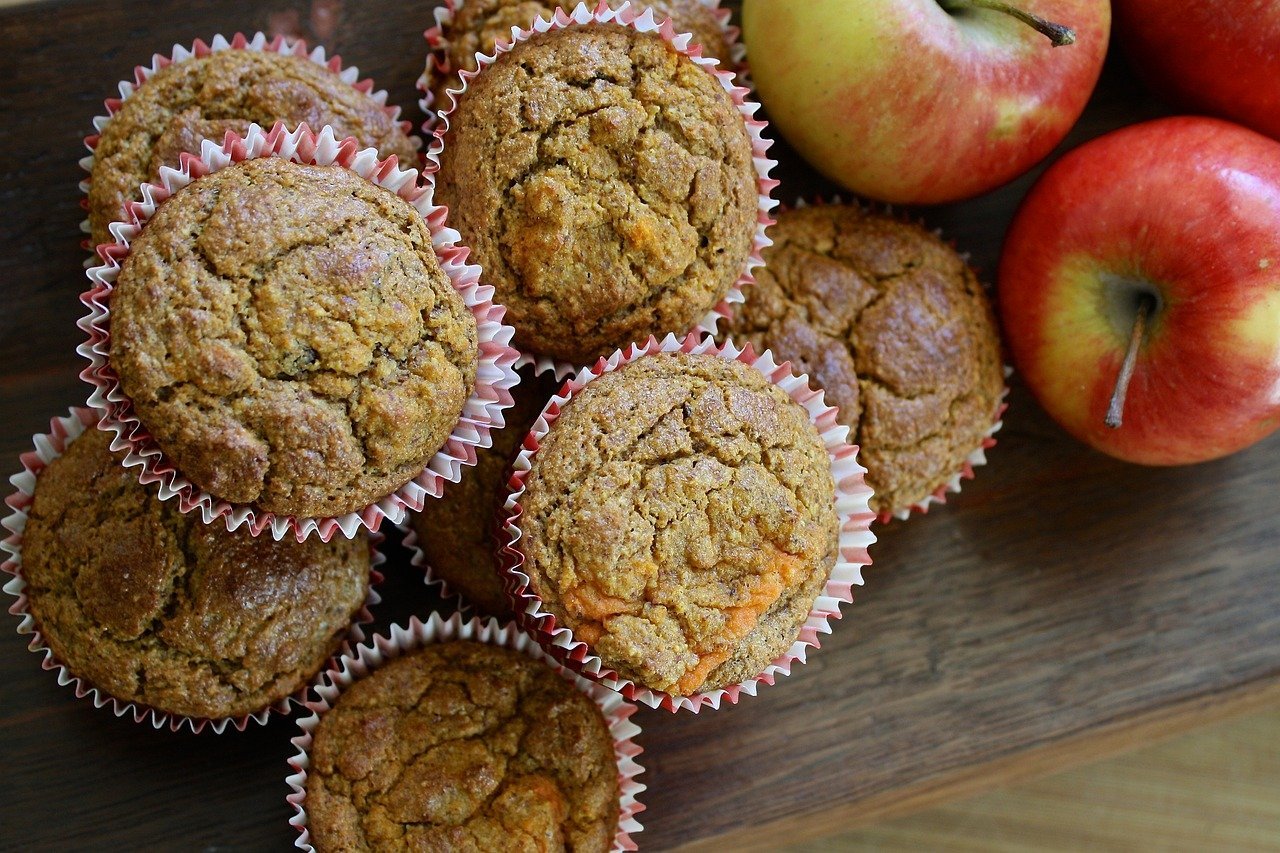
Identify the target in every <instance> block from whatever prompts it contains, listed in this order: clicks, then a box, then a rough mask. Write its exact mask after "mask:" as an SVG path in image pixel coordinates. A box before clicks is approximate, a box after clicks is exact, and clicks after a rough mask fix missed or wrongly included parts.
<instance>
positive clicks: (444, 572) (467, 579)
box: [413, 370, 559, 616]
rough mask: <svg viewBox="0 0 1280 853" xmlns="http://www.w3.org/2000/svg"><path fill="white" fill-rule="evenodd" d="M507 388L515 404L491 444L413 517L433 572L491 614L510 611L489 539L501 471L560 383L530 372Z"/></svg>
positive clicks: (502, 496) (502, 489) (501, 494)
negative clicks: (467, 468) (465, 470)
mask: <svg viewBox="0 0 1280 853" xmlns="http://www.w3.org/2000/svg"><path fill="white" fill-rule="evenodd" d="M524 373H525V375H524V376H522V377H521V379H520V384H519V385H517V386H516V387H515V388H512V389H511V396H512V397H513V398H514V399H515V405H514V406H512V408H511V409H510V410H508V411H506V412H504V413H503V414H504V415H505V416H506V420H507V425H506V427H505V428H503V429H501V430H498V431H496V432H494V433H493V447H489V448H477V450H476V467H475V469H474V470H471V471H467V472H466V474H465V475H464V476H463V478H462V482H460V483H454V484H450V485H449V486H448V487H447V488H446V489H445V490H444V496H443V497H441V498H440V499H439V500H434V501H427V503H426V505H425V506H423V508H422V512H420V513H417V514H416V515H415V516H414V519H413V526H414V529H415V530H417V532H418V547H419V548H421V549H422V553H423V556H424V557H425V558H426V560H427V563H428V565H429V566H430V567H431V570H432V573H433V574H434V575H435V576H436V577H437V578H439V579H441V580H443V581H445V582H446V583H448V584H449V586H450V587H452V588H453V589H454V590H456V591H457V592H460V593H461V594H462V595H463V597H464V598H466V600H467V602H468V603H470V604H474V605H475V606H476V607H479V608H480V609H481V610H483V611H484V612H485V613H489V614H491V615H494V616H506V615H509V614H510V613H511V602H510V601H508V600H507V595H506V593H505V592H504V591H503V586H502V578H501V576H500V575H499V574H498V560H497V548H498V544H497V541H496V540H495V538H494V530H495V525H496V524H497V518H498V511H499V510H500V509H501V508H502V504H503V503H504V502H505V501H506V499H507V489H506V480H505V478H504V476H503V475H504V474H505V473H506V471H507V467H508V466H509V465H510V463H511V459H512V457H514V456H515V454H516V451H517V450H518V449H519V447H520V444H521V442H523V441H524V437H525V436H526V435H528V433H529V430H530V429H531V428H532V427H533V423H534V421H536V420H537V419H538V415H540V414H542V408H543V406H545V405H546V404H547V400H549V399H551V395H552V394H554V393H555V392H556V389H557V388H558V387H559V383H558V382H556V381H555V379H554V377H552V376H551V375H550V374H546V373H543V374H539V375H536V376H532V375H529V374H530V373H532V371H528V370H526V371H524Z"/></svg>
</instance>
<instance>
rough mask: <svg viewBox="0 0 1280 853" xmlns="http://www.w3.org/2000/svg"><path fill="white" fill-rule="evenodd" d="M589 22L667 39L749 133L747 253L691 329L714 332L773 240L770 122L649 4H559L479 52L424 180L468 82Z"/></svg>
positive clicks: (440, 128)
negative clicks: (720, 93) (523, 48)
mask: <svg viewBox="0 0 1280 853" xmlns="http://www.w3.org/2000/svg"><path fill="white" fill-rule="evenodd" d="M588 24H617V25H620V26H625V27H631V28H632V29H634V30H636V31H637V32H642V33H656V34H657V35H659V36H661V37H662V38H664V39H666V40H667V41H668V42H669V43H670V44H671V46H672V47H673V48H674V49H675V50H677V51H679V52H680V53H683V54H684V55H686V56H688V57H689V58H690V59H691V60H693V62H694V63H695V64H697V65H698V66H700V67H702V68H703V69H705V70H706V72H707V73H708V74H711V75H713V76H714V77H715V78H716V79H717V80H718V81H719V82H720V85H721V86H723V87H724V90H725V91H726V92H728V93H729V96H730V97H731V98H732V99H733V103H734V105H735V106H736V107H737V109H738V112H739V114H740V115H741V116H742V120H743V122H744V124H745V126H746V129H747V133H748V135H749V136H750V138H751V147H752V161H753V163H754V164H755V169H756V183H757V186H758V188H759V202H758V204H757V208H756V229H755V234H754V235H753V237H752V243H751V252H750V254H749V256H748V258H747V263H746V266H745V269H744V270H743V272H742V275H740V276H739V277H738V279H737V280H736V281H735V282H734V283H733V285H732V287H730V289H729V291H728V292H727V293H726V294H725V295H724V297H723V298H722V299H721V300H720V301H719V302H717V303H716V305H715V307H713V308H712V309H711V310H710V311H709V312H707V314H706V315H705V316H704V317H703V318H702V319H701V320H700V321H699V323H698V324H697V326H695V327H694V328H693V329H692V330H691V331H693V332H702V333H706V334H708V335H714V334H715V331H716V327H717V326H718V325H719V324H720V321H721V320H722V319H725V318H727V317H729V316H731V315H732V313H733V305H734V304H736V303H739V302H742V301H743V295H742V290H743V288H745V287H748V286H750V285H751V283H752V282H753V281H755V276H754V274H753V271H754V270H755V269H756V268H757V267H761V266H763V265H764V258H763V257H761V253H762V252H763V251H764V249H765V247H766V246H769V245H770V244H771V243H772V241H771V240H770V239H769V237H768V235H767V234H766V233H765V231H766V229H767V228H768V227H769V226H770V225H772V224H773V219H772V217H771V215H770V212H771V211H772V210H773V209H774V207H776V206H777V202H776V201H775V200H774V199H773V198H772V193H773V190H774V188H775V187H777V185H778V182H777V181H776V180H775V179H773V178H771V177H769V173H770V172H771V171H772V169H773V167H774V166H776V165H777V163H776V162H775V161H773V160H771V159H769V156H768V152H769V147H770V146H771V145H772V144H773V143H772V141H771V140H768V139H765V137H764V135H763V131H764V129H765V128H766V127H767V126H768V125H767V123H766V122H765V121H764V120H763V119H758V118H756V111H757V110H759V108H760V107H759V104H756V103H755V102H753V101H750V100H748V98H749V96H750V92H749V90H748V89H747V88H746V87H744V86H742V85H739V81H737V80H736V79H735V77H734V74H733V72H732V71H727V70H724V69H721V68H719V67H718V66H717V65H716V61H715V60H714V59H709V58H706V57H703V56H702V55H701V51H698V50H695V51H692V52H691V51H690V49H689V45H690V39H691V36H690V35H689V34H688V33H677V32H676V31H675V27H674V26H673V25H672V24H671V22H670V21H669V20H664V21H662V22H658V21H655V20H654V16H653V12H652V10H650V9H647V8H646V9H637V8H636V7H634V6H632V5H631V4H630V3H623V4H622V5H621V6H619V8H618V9H617V10H613V9H610V8H609V7H608V5H607V4H606V3H605V2H600V3H599V4H598V5H596V6H595V8H594V10H593V9H592V8H591V7H589V6H588V5H587V4H586V3H579V4H578V5H577V6H576V7H574V8H573V10H572V11H570V12H566V11H565V10H564V9H563V8H557V10H556V13H555V15H554V16H553V17H552V19H551V20H547V19H545V18H539V19H538V20H537V21H535V22H534V25H533V26H532V27H531V28H529V29H524V30H521V29H517V28H514V27H513V28H512V30H511V41H504V42H501V43H500V44H498V45H497V48H496V49H495V51H494V53H493V55H488V54H483V53H477V54H476V62H477V63H478V68H477V70H475V71H462V72H460V77H461V78H462V86H461V88H459V89H457V90H449V94H450V103H449V104H447V105H442V107H443V109H442V110H441V112H440V113H439V116H438V120H437V121H436V126H435V131H434V135H433V136H432V137H431V139H429V140H428V142H427V148H426V167H425V170H426V175H425V177H426V180H427V181H428V183H429V184H430V185H431V186H432V188H433V189H434V186H435V173H436V172H437V171H439V168H440V153H441V151H443V150H444V137H445V134H446V133H447V132H448V130H449V116H450V115H451V114H452V113H453V111H454V109H455V108H456V107H457V103H458V98H459V97H461V95H462V94H463V93H464V92H466V90H467V87H468V86H469V85H470V82H471V81H472V80H474V79H475V78H476V77H477V76H478V75H480V74H483V73H484V71H485V69H486V68H488V67H489V66H491V65H493V64H494V63H495V62H496V61H497V60H498V57H499V56H501V55H503V54H505V53H510V52H511V49H512V47H513V46H514V45H516V44H520V43H522V42H526V41H528V40H529V39H531V38H533V37H534V36H535V35H538V34H540V33H545V32H549V31H552V30H562V29H565V28H567V27H572V26H583V25H588ZM681 331H683V330H681ZM530 364H531V365H533V366H534V369H535V370H536V371H537V372H538V373H543V372H552V373H554V374H555V377H556V379H559V380H563V379H565V378H567V377H568V376H569V375H571V374H572V373H574V372H575V371H577V370H579V369H580V368H581V367H582V365H577V364H573V363H571V362H567V361H563V360H560V359H553V358H550V357H548V356H542V355H538V354H536V353H524V352H522V353H521V354H520V360H519V361H518V362H517V365H516V366H517V367H524V366H525V365H530Z"/></svg>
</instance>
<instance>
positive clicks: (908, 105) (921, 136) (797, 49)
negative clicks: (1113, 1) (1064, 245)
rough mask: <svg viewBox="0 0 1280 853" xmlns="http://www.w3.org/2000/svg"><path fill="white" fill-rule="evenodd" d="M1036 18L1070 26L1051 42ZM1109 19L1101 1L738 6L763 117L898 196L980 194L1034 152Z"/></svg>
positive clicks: (1088, 75)
mask: <svg viewBox="0 0 1280 853" xmlns="http://www.w3.org/2000/svg"><path fill="white" fill-rule="evenodd" d="M982 6H995V7H1002V8H1003V9H1004V11H1000V10H998V9H995V8H980V7H982ZM1028 16H1031V17H1028ZM1020 17H1021V18H1022V19H1021V20H1020ZM1031 18H1038V19H1039V23H1036V24H1035V26H1038V27H1040V28H1041V29H1044V30H1045V31H1046V32H1048V33H1050V34H1051V35H1052V37H1053V38H1055V39H1057V40H1058V41H1059V42H1067V41H1068V40H1069V39H1068V38H1066V37H1064V35H1063V32H1062V30H1063V29H1064V28H1069V29H1070V30H1071V31H1072V33H1073V37H1074V43H1071V44H1063V46H1054V43H1053V42H1052V41H1051V39H1050V38H1049V37H1046V35H1045V34H1042V32H1038V31H1037V29H1035V28H1034V27H1033V26H1032V24H1029V23H1028V22H1027V21H1029V20H1031ZM1033 23H1034V22H1033ZM1052 25H1059V28H1058V29H1057V30H1052V29H1047V28H1048V27H1050V26H1052ZM1110 29H1111V5H1110V3H1109V2H1108V0H745V2H744V3H743V7H742V30H743V40H744V41H745V42H746V45H747V60H748V62H749V63H750V65H751V76H752V78H753V79H754V81H755V84H756V88H757V91H758V93H759V95H760V100H761V102H762V103H763V104H764V106H765V109H766V110H767V112H768V115H769V120H770V122H771V123H772V125H773V126H774V127H776V128H778V129H779V130H780V131H781V132H782V134H783V136H785V137H786V139H787V141H788V142H789V143H790V144H791V145H792V147H794V148H795V149H796V150H797V151H799V152H800V154H801V155H803V156H804V157H805V159H807V160H808V161H809V162H810V163H811V164H812V165H813V166H814V167H815V168H817V169H818V170H819V171H821V172H823V173H824V174H826V175H827V176H828V177H830V178H831V179H832V180H835V181H837V182H839V183H840V184H842V185H844V186H845V187H846V188H848V189H850V190H853V191H854V192H856V193H859V194H861V195H864V196H869V197H871V198H876V199H880V200H882V201H888V202H894V203H904V204H935V203H940V202H948V201H955V200H958V199H962V198H968V197H970V196H974V195H978V194H980V193H983V192H986V191H987V190H990V189H993V188H994V187H997V186H999V185H1001V184H1003V183H1005V182H1007V181H1009V180H1011V179H1013V178H1015V177H1017V176H1018V175H1020V174H1022V173H1023V172H1025V171H1026V170H1027V169H1029V168H1031V167H1032V166H1033V165H1035V164H1036V163H1037V162H1038V161H1039V160H1041V159H1042V158H1043V157H1044V156H1045V155H1046V154H1048V153H1049V151H1050V150H1052V148H1053V147H1054V146H1055V145H1057V144H1058V142H1059V141H1061V140H1062V138H1063V137H1064V136H1065V135H1066V133H1067V131H1068V130H1070V129H1071V126H1072V125H1073V124H1075V121H1076V119H1077V118H1079V117H1080V112H1081V111H1082V110H1083V109H1084V105H1085V102H1086V101H1087V100H1088V99H1089V95H1090V93H1092V91H1093V87H1094V84H1095V83H1096V82H1097V80H1098V74H1099V72H1100V71H1101V68H1102V60H1103V58H1104V57H1105V55H1106V52H1107V40H1108V37H1109V35H1110Z"/></svg>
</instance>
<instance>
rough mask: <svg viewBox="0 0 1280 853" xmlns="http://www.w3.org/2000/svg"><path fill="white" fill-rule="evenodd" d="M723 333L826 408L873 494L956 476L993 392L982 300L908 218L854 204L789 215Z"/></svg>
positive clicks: (965, 272) (943, 248) (996, 389)
mask: <svg viewBox="0 0 1280 853" xmlns="http://www.w3.org/2000/svg"><path fill="white" fill-rule="evenodd" d="M777 220H778V222H777V225H775V226H774V227H773V228H771V229H770V231H769V235H770V236H771V237H772V238H773V246H772V247H770V248H769V249H766V250H765V255H764V256H765V261H766V267H765V268H764V269H763V270H759V271H757V273H756V284H755V286H754V287H752V288H751V289H750V292H749V293H748V294H747V304H746V305H745V306H742V307H740V308H739V309H738V310H737V312H736V314H735V316H734V317H733V318H732V320H730V322H729V324H728V325H727V327H725V328H724V329H723V330H722V337H724V336H731V337H732V338H733V339H734V340H735V341H736V342H738V343H739V344H741V343H744V342H746V341H751V342H752V343H753V344H754V345H755V346H756V347H757V349H764V348H768V349H770V350H772V351H773V353H774V355H775V356H776V357H777V358H778V360H779V361H784V360H787V361H790V362H791V363H792V366H793V368H794V369H795V371H796V372H797V373H800V372H803V373H808V374H809V377H810V379H811V380H812V381H813V383H814V385H816V386H817V387H820V388H822V389H823V390H824V391H825V392H826V401H827V403H828V404H830V405H833V406H837V407H838V408H839V415H838V417H839V420H840V422H841V423H843V424H845V425H847V426H848V427H849V429H850V435H849V441H850V443H852V444H857V445H860V448H861V449H860V451H859V453H858V459H859V461H860V462H862V464H863V465H865V466H866V468H867V475H866V480H867V484H868V485H870V486H871V488H872V489H873V490H874V491H875V496H874V497H873V498H872V499H871V507H872V509H874V510H876V511H877V512H882V513H883V512H892V511H894V510H897V509H903V508H906V507H909V506H911V505H912V504H913V503H916V502H917V501H919V500H922V499H923V498H924V497H926V496H927V495H929V494H930V493H932V492H933V491H935V490H936V489H937V488H938V487H939V486H941V485H943V484H944V483H946V482H947V480H949V479H950V478H951V477H952V476H954V475H955V474H956V473H957V472H959V471H960V469H961V467H962V465H963V464H964V461H965V458H966V457H968V456H969V454H970V453H972V452H973V451H974V450H975V449H976V448H977V447H979V445H980V444H981V443H982V440H983V438H984V437H985V436H986V434H987V433H988V432H989V431H990V429H991V425H992V424H993V423H994V422H995V418H996V413H997V410H998V408H999V405H1000V395H1001V391H1002V389H1003V387H1004V373H1003V368H1002V366H1001V361H1000V342H999V338H998V336H997V334H998V333H997V331H996V324H995V318H994V315H993V314H992V311H991V304H990V302H989V300H988V299H987V295H986V293H985V291H984V290H983V288H982V285H981V284H980V283H979V282H978V279H977V277H976V276H975V275H974V272H973V270H971V269H970V268H969V267H968V265H967V264H965V262H964V259H963V258H961V257H960V256H959V255H958V254H956V252H955V250H953V249H952V248H951V247H950V246H948V245H947V244H946V243H944V242H943V241H942V240H941V239H940V238H939V237H937V236H935V235H933V234H931V233H929V232H928V231H926V230H925V229H923V228H921V227H920V226H918V225H913V224H911V223H907V222H901V221H899V220H896V219H892V218H889V217H887V216H882V215H878V214H874V213H869V212H867V211H863V210H860V209H859V208H857V207H852V206H843V205H831V206H819V207H806V208H800V209H798V210H790V211H786V212H784V213H782V214H780V215H779V216H778V217H777Z"/></svg>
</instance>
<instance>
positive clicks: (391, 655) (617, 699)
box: [285, 613, 646, 850]
mask: <svg viewBox="0 0 1280 853" xmlns="http://www.w3.org/2000/svg"><path fill="white" fill-rule="evenodd" d="M451 640H471V641H474V642H478V643H488V644H489V645H494V646H501V647H503V648H506V649H511V650H513V651H517V652H521V653H523V654H525V655H528V656H529V657H531V658H533V659H534V660H538V661H542V662H543V663H545V664H547V666H549V667H551V668H552V669H554V670H555V671H556V672H557V673H559V674H560V675H561V676H563V677H564V678H565V679H566V680H568V681H570V682H571V683H572V684H573V685H574V686H575V687H577V688H578V689H579V690H581V691H582V692H583V693H585V694H586V695H587V696H588V697H590V698H591V700H592V701H594V702H595V703H596V705H598V706H599V707H600V712H601V714H603V715H604V718H605V722H606V723H607V724H608V726H609V733H610V735H612V736H613V749H614V756H615V757H616V758H617V761H618V788H619V790H620V797H619V801H618V830H617V833H616V834H615V836H614V839H613V848H612V849H613V850H635V849H637V848H636V844H635V842H634V841H633V840H632V839H631V835H632V834H634V833H637V832H640V831H641V830H642V829H643V827H641V825H640V822H639V821H638V820H637V819H636V815H638V814H639V813H640V812H642V811H644V808H645V807H644V805H643V804H642V803H640V802H639V801H638V800H637V799H636V798H637V796H639V794H640V793H641V792H642V791H644V790H645V787H646V786H645V785H643V784H642V783H640V782H637V781H636V777H637V776H639V775H640V774H641V773H643V772H644V768H643V767H641V766H640V764H639V763H638V762H637V761H636V756H637V755H639V754H640V753H641V751H642V750H641V748H640V746H639V745H638V744H636V743H635V742H634V741H633V740H632V739H633V738H634V737H635V736H636V735H638V734H640V727H639V726H637V725H636V724H635V723H633V722H631V720H630V717H631V715H632V714H634V713H635V711H636V706H635V705H632V704H630V703H628V702H625V701H623V699H622V697H621V696H619V695H618V694H617V693H614V692H612V691H609V690H605V689H604V688H602V687H600V686H599V685H597V684H592V683H591V682H590V681H588V680H587V679H585V678H582V677H581V676H579V675H575V674H574V673H573V672H570V671H569V670H566V669H565V668H564V667H562V666H560V665H558V664H557V663H556V662H555V661H554V660H552V659H551V658H550V657H548V656H547V655H546V654H545V653H544V652H543V651H542V649H540V648H539V647H538V644H537V642H535V641H534V639H533V638H532V637H530V636H529V635H528V634H525V633H524V632H522V631H520V630H519V629H518V628H517V627H516V626H515V625H514V624H512V623H507V624H503V623H501V622H499V621H498V620H497V619H492V618H490V619H477V618H472V619H468V620H465V621H464V620H463V618H462V616H461V615H459V614H456V613H455V614H454V615H453V616H451V617H449V618H448V619H441V618H440V617H439V616H438V615H436V614H434V613H433V614H431V615H430V616H429V617H428V618H427V620H426V621H425V622H423V621H420V620H419V619H418V618H417V617H416V616H415V617H413V618H412V619H410V620H409V624H408V626H407V627H403V626H400V625H392V626H391V630H390V632H389V636H383V635H381V634H378V635H375V636H374V638H373V639H372V640H371V641H369V642H368V643H365V644H363V645H361V646H359V647H358V648H356V649H355V650H353V652H352V653H350V654H345V655H343V656H342V658H341V659H340V660H339V662H338V663H337V664H336V665H335V666H334V667H332V668H331V669H330V670H329V671H328V672H327V673H326V674H325V679H324V682H323V683H322V684H320V685H319V686H318V687H316V688H315V691H314V693H315V698H314V699H313V700H311V701H309V702H308V703H307V709H308V710H310V711H311V715H310V716H308V717H303V718H301V719H299V721H298V726H299V727H300V728H301V729H302V734H300V735H297V736H296V737H294V738H293V740H292V741H291V742H292V743H293V745H294V746H295V747H296V748H297V750H298V751H297V753H296V754H295V755H293V756H292V757H291V758H290V759H289V766H290V767H292V768H293V771H294V772H293V773H292V774H290V775H289V777H288V778H287V779H286V780H285V781H286V782H287V783H288V785H289V787H290V788H292V789H293V793H292V794H290V795H289V796H288V797H287V801H288V803H289V804H290V805H291V806H293V808H294V812H295V814H294V816H293V817H292V818H290V820H289V823H290V825H292V826H293V827H294V828H295V829H297V830H298V833H299V836H298V838H297V839H296V840H295V841H294V846H295V847H298V848H300V849H302V850H314V849H315V848H314V847H313V846H312V844H311V835H310V833H309V832H308V830H307V810H306V797H307V787H306V786H307V770H308V768H309V765H310V757H309V750H310V749H311V739H312V735H313V734H314V732H315V730H316V727H317V726H319V725H320V717H321V715H322V714H324V713H325V712H326V711H328V710H329V709H330V708H332V707H333V705H334V704H335V703H336V702H337V700H338V698H339V697H340V696H341V695H342V692H343V691H344V690H346V689H347V688H348V687H350V686H351V685H352V684H353V683H354V682H356V681H358V680H360V679H361V678H365V677H366V676H368V675H369V674H370V673H371V672H373V671H374V670H376V669H377V668H378V667H380V666H382V665H383V664H384V663H386V662H387V661H390V660H394V659H395V658H398V657H400V656H401V655H404V654H408V653H410V652H413V651H415V650H417V649H420V648H423V647H424V646H429V645H431V644H433V643H443V642H449V641H451Z"/></svg>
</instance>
